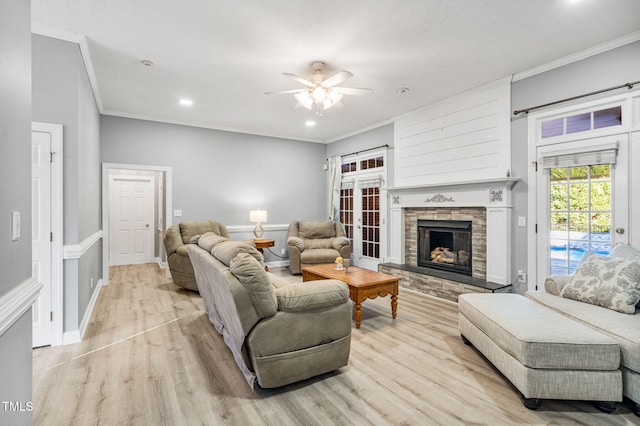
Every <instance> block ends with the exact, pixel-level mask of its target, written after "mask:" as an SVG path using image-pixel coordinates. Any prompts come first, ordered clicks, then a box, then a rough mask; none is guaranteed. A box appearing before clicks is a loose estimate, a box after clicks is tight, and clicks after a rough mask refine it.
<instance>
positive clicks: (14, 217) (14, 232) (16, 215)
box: [11, 211, 20, 241]
mask: <svg viewBox="0 0 640 426" xmlns="http://www.w3.org/2000/svg"><path fill="white" fill-rule="evenodd" d="M19 239H20V212H15V211H14V212H11V241H18V240H19Z"/></svg>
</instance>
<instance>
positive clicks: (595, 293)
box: [560, 252, 640, 314]
mask: <svg viewBox="0 0 640 426" xmlns="http://www.w3.org/2000/svg"><path fill="white" fill-rule="evenodd" d="M560 296H562V297H566V298H568V299H573V300H578V301H580V302H586V303H590V304H592V305H598V306H602V307H605V308H609V309H613V310H616V311H618V312H623V313H625V314H633V313H634V312H635V310H636V306H635V305H636V303H638V300H640V258H624V257H609V256H602V255H599V254H597V253H593V252H589V253H587V254H585V256H584V258H583V259H582V261H581V262H580V264H579V265H578V268H577V269H576V272H575V273H574V275H573V276H572V277H571V280H570V281H569V283H568V284H567V285H566V286H564V287H563V288H562V290H561V291H560Z"/></svg>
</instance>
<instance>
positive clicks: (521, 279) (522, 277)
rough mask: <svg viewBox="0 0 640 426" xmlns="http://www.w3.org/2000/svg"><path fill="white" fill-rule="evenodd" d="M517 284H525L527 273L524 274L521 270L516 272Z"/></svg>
mask: <svg viewBox="0 0 640 426" xmlns="http://www.w3.org/2000/svg"><path fill="white" fill-rule="evenodd" d="M518 282H520V283H525V282H527V273H526V272H524V271H523V270H522V269H519V270H518Z"/></svg>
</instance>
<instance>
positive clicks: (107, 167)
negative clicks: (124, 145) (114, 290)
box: [102, 163, 173, 285]
mask: <svg viewBox="0 0 640 426" xmlns="http://www.w3.org/2000/svg"><path fill="white" fill-rule="evenodd" d="M122 169H124V170H140V171H147V172H149V171H150V172H159V173H162V174H163V175H164V181H165V184H164V190H163V191H162V197H163V198H164V203H165V211H164V220H165V227H166V228H168V227H169V226H171V225H172V218H173V216H172V214H171V211H172V210H173V204H172V200H173V191H172V187H173V169H172V168H171V167H167V166H149V165H140V164H122V163H102V235H103V238H102V277H103V278H102V280H103V285H109V278H110V277H109V171H111V170H122ZM154 231H155V227H154Z"/></svg>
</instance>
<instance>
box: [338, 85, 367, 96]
mask: <svg viewBox="0 0 640 426" xmlns="http://www.w3.org/2000/svg"><path fill="white" fill-rule="evenodd" d="M331 90H334V91H336V92H338V93H342V94H343V95H371V94H373V89H357V88H355V87H333V88H332V89H331Z"/></svg>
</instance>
